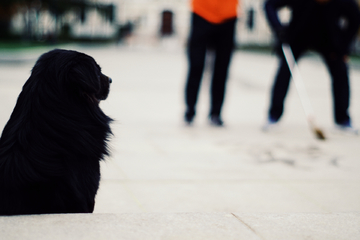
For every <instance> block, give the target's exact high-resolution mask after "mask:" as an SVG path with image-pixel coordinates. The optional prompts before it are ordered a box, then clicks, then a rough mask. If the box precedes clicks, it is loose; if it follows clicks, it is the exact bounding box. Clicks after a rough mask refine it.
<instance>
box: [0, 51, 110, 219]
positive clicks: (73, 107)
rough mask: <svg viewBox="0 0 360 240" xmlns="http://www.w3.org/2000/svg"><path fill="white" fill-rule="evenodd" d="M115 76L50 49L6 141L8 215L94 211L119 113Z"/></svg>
mask: <svg viewBox="0 0 360 240" xmlns="http://www.w3.org/2000/svg"><path fill="white" fill-rule="evenodd" d="M110 83H111V79H110V78H108V77H107V76H105V75H104V74H102V73H101V69H100V67H99V65H98V64H97V63H96V62H95V60H94V59H93V58H92V57H90V56H88V55H86V54H83V53H80V52H76V51H68V50H60V49H56V50H53V51H50V52H48V53H45V54H43V55H42V56H41V57H40V58H39V60H38V61H37V62H36V64H35V66H34V68H33V69H32V73H31V76H30V78H29V79H28V80H27V82H26V83H25V85H24V86H23V89H22V92H21V93H20V95H19V97H18V100H17V103H16V106H15V108H14V111H13V113H12V115H11V117H10V120H9V121H8V122H7V124H6V126H5V128H4V130H3V132H2V136H1V139H0V215H14V214H42V213H91V212H93V210H94V204H95V195H96V192H97V190H98V187H99V181H100V166H99V162H100V160H102V159H103V158H104V157H105V156H106V155H108V154H109V151H108V147H107V141H108V138H109V137H110V135H111V129H110V127H109V124H110V122H111V121H112V119H111V118H109V117H108V116H106V115H105V114H104V113H103V112H102V110H101V109H100V108H99V102H100V101H101V100H105V99H106V98H107V96H108V94H109V87H110Z"/></svg>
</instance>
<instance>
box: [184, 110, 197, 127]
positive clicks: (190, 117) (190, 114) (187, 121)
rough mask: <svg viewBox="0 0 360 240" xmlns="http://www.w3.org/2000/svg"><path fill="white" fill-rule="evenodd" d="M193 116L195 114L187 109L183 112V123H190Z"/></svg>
mask: <svg viewBox="0 0 360 240" xmlns="http://www.w3.org/2000/svg"><path fill="white" fill-rule="evenodd" d="M194 116H195V115H194V114H193V113H191V112H189V111H187V112H186V113H185V117H184V119H185V123H186V124H188V125H191V124H192V122H193V120H194Z"/></svg>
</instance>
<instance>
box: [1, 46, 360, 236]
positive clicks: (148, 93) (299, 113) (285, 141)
mask: <svg viewBox="0 0 360 240" xmlns="http://www.w3.org/2000/svg"><path fill="white" fill-rule="evenodd" d="M64 48H70V49H76V50H79V51H82V52H85V53H87V54H89V55H91V56H93V57H94V58H95V59H96V61H97V62H98V63H99V64H100V65H101V67H102V69H103V72H104V73H105V74H107V75H109V76H111V77H112V79H113V84H112V89H111V93H110V96H109V98H108V99H107V100H106V101H104V102H103V103H101V107H102V108H103V110H104V112H106V113H107V114H108V115H110V116H111V117H113V118H115V119H116V122H115V123H114V124H113V131H114V134H115V135H114V138H113V139H112V141H111V147H112V156H111V157H110V158H109V159H107V160H106V162H104V163H103V164H102V181H101V186H100V189H99V192H98V195H97V199H96V207H95V212H94V214H90V215H43V216H16V217H0V236H3V237H1V239H50V238H51V239H115V238H116V239H266V240H272V239H347V240H348V239H354V240H356V239H360V230H359V229H360V174H359V173H360V160H359V157H358V156H359V155H360V148H359V143H360V138H359V136H346V135H341V134H338V133H336V132H334V131H333V120H332V99H331V89H330V81H329V76H328V74H327V72H326V69H325V67H324V65H323V64H322V63H321V62H320V61H319V59H318V58H317V57H314V56H310V57H306V58H305V59H303V60H302V61H301V62H300V70H301V72H302V74H303V78H304V80H305V85H306V87H307V89H308V94H309V97H310V99H311V102H312V103H313V107H314V110H315V112H316V117H317V122H318V124H319V126H320V127H321V128H322V129H323V131H324V132H325V134H326V136H327V140H326V141H319V140H316V139H315V138H314V136H313V134H312V133H311V132H310V131H309V129H308V126H307V123H306V119H305V117H304V113H303V110H302V107H301V104H300V101H299V98H298V96H297V94H296V92H295V89H294V87H293V86H292V87H291V90H290V92H289V95H288V99H287V103H286V112H285V115H284V117H283V119H282V121H281V127H280V128H279V129H278V130H277V131H275V132H271V133H263V132H262V131H261V130H260V127H261V125H262V124H263V123H264V121H265V117H266V109H267V106H268V98H269V92H270V86H271V83H272V80H273V76H274V74H275V70H276V66H277V61H276V58H275V56H272V55H269V54H261V53H251V52H242V51H240V52H237V53H235V55H234V58H233V62H232V68H231V71H230V77H229V83H228V88H227V95H226V102H225V106H224V114H223V118H224V121H225V124H226V126H225V127H224V128H214V127H211V126H209V125H208V124H207V114H208V106H209V104H208V102H209V96H208V91H209V81H208V78H209V74H208V73H206V74H205V76H204V77H205V79H204V81H203V84H202V89H201V92H200V98H199V102H198V114H197V116H196V120H195V123H194V125H193V126H191V127H187V126H185V125H184V124H183V122H182V118H183V111H184V105H183V89H184V79H185V78H186V70H187V63H186V56H185V52H184V50H183V49H182V48H181V47H174V46H173V45H163V46H161V45H159V46H152V47H148V46H143V47H130V48H129V47H122V46H108V47H101V48H89V47H83V46H82V47H81V46H65V47H64ZM40 54H41V51H39V50H37V52H31V53H23V55H24V57H25V60H26V61H10V62H9V61H6V59H8V58H11V54H9V53H6V54H4V53H3V54H2V57H0V59H3V60H2V61H1V63H0V72H1V75H0V86H1V87H0V102H1V103H2V104H0V112H1V113H2V114H1V115H0V126H1V128H2V127H3V126H4V124H5V123H6V121H7V120H8V118H9V116H10V113H11V111H12V109H13V107H14V104H15V101H16V98H17V96H18V94H19V92H20V90H21V87H22V85H23V83H24V82H25V81H26V79H27V78H28V76H29V72H30V70H31V67H32V66H33V64H34V60H35V58H36V57H37V56H38V55H40ZM0 55H1V54H0ZM20 55H21V54H20ZM16 58H19V56H18V55H17V56H16ZM20 58H21V56H20ZM4 59H5V60H4ZM359 79H360V71H359V70H357V69H356V68H352V69H351V84H352V99H351V109H350V112H351V115H352V118H353V121H354V125H357V126H360V81H359Z"/></svg>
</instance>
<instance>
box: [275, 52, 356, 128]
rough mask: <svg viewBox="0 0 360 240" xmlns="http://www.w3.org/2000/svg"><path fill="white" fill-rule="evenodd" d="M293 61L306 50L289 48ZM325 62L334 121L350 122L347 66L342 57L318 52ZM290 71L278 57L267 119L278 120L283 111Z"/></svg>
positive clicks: (282, 59)
mask: <svg viewBox="0 0 360 240" xmlns="http://www.w3.org/2000/svg"><path fill="white" fill-rule="evenodd" d="M291 47H292V50H293V53H294V57H295V59H296V60H297V59H299V57H300V56H301V55H302V54H303V53H304V52H305V51H306V50H307V48H305V47H303V46H291ZM318 52H319V53H320V55H321V56H322V58H323V59H324V61H325V64H326V66H327V68H328V70H329V72H330V75H331V80H332V95H333V106H334V119H335V122H336V123H338V124H342V123H346V122H348V121H350V117H349V113H348V108H349V102H350V87H349V73H348V66H347V64H346V62H345V61H344V59H343V56H336V55H334V54H332V53H331V51H328V50H326V49H320V50H318ZM290 75H291V74H290V70H289V68H288V66H287V63H286V61H285V57H284V55H283V54H281V56H280V66H279V69H278V72H277V75H276V78H275V81H274V84H273V87H272V93H271V104H270V108H269V118H270V119H272V120H275V121H277V120H279V119H280V117H281V116H282V114H283V111H284V101H285V97H286V94H287V91H288V88H289V82H290Z"/></svg>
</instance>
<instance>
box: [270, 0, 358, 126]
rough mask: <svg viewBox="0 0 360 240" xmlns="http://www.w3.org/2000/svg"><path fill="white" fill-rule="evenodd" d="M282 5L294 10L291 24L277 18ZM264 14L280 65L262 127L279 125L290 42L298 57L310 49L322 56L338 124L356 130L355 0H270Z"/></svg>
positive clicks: (286, 83)
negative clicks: (352, 108)
mask: <svg viewBox="0 0 360 240" xmlns="http://www.w3.org/2000/svg"><path fill="white" fill-rule="evenodd" d="M283 7H288V8H289V9H290V10H291V13H292V16H291V20H290V22H289V23H288V25H285V24H283V23H281V22H280V20H279V17H278V11H279V10H280V9H281V8H283ZM265 13H266V17H267V19H268V21H269V24H270V26H271V28H272V30H273V31H274V33H275V35H276V37H277V44H276V47H275V49H276V52H277V53H278V55H279V57H280V65H279V69H278V72H277V75H276V77H275V81H274V84H273V87H272V92H271V103H270V108H269V112H268V122H267V124H266V125H265V126H264V128H263V129H264V130H267V129H269V128H270V127H271V126H273V125H274V124H276V123H277V122H278V121H279V119H280V118H281V116H282V114H283V111H284V101H285V97H286V94H287V91H288V87H289V81H290V71H289V69H288V66H287V63H286V60H285V58H284V55H283V53H282V51H281V44H283V43H287V44H289V45H290V47H291V48H292V50H293V53H294V57H295V59H296V60H297V59H299V57H300V56H301V55H302V54H304V53H305V52H306V51H307V50H314V51H316V52H318V53H319V54H320V55H321V56H322V58H323V59H324V61H325V64H326V66H327V68H328V70H329V72H330V75H331V79H332V94H333V103H334V120H335V124H336V127H338V128H339V129H342V130H346V131H348V130H349V131H355V132H356V131H357V130H356V129H354V128H353V127H352V124H351V119H350V116H349V113H348V108H349V104H350V86H349V73H348V65H347V58H348V54H349V51H350V46H351V42H352V40H353V39H354V37H355V35H356V33H357V31H358V28H359V24H360V11H359V7H358V5H357V4H356V3H355V1H354V0H267V1H266V2H265Z"/></svg>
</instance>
